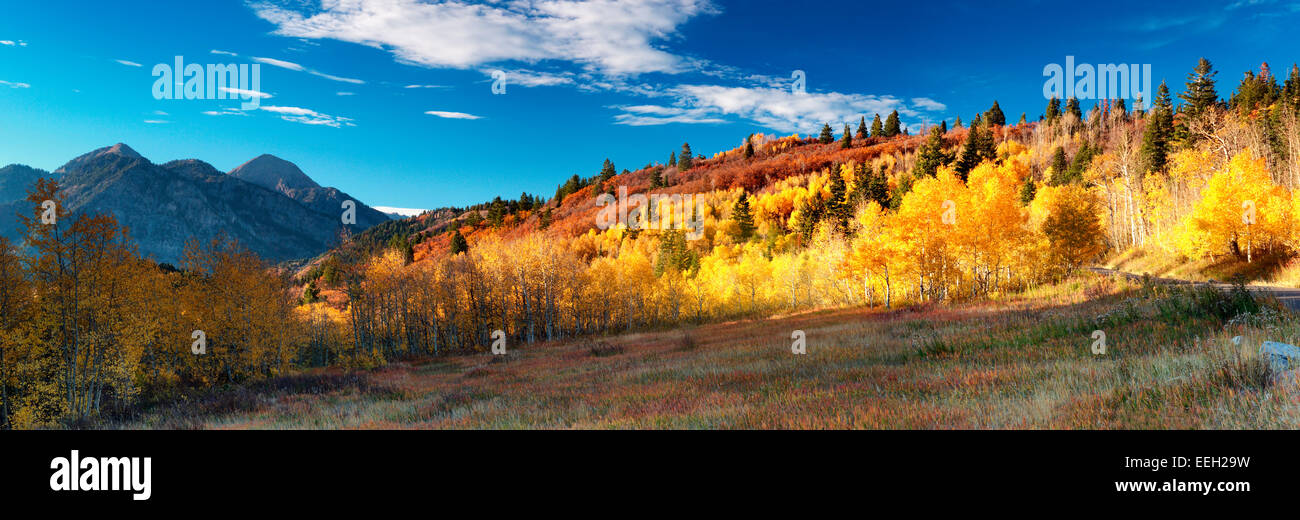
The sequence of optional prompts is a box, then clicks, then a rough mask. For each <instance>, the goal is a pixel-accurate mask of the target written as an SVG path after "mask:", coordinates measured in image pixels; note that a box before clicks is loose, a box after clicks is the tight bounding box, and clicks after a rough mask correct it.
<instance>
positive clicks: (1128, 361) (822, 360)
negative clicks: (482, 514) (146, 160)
mask: <svg viewBox="0 0 1300 520" xmlns="http://www.w3.org/2000/svg"><path fill="white" fill-rule="evenodd" d="M795 330H803V331H805V333H806V335H807V354H805V355H795V354H792V353H791V349H790V345H791V339H790V338H791V333H792V332H793V331H795ZM1095 330H1102V331H1104V332H1105V334H1106V342H1107V347H1108V348H1107V352H1106V354H1104V355H1094V354H1092V352H1091V351H1090V347H1091V345H1092V344H1093V341H1094V340H1093V337H1092V334H1093V331H1095ZM1237 335H1242V336H1244V338H1245V340H1244V341H1243V342H1242V344H1241V345H1240V346H1234V345H1233V343H1232V342H1231V338H1232V337H1233V336H1237ZM1298 335H1300V327H1298V326H1297V322H1296V321H1295V320H1294V319H1293V317H1292V316H1291V315H1290V314H1289V313H1288V312H1287V311H1285V310H1282V309H1281V308H1280V307H1279V306H1278V305H1276V303H1275V302H1269V301H1264V302H1258V301H1256V300H1253V299H1251V297H1250V296H1244V297H1243V295H1242V294H1237V293H1226V294H1225V293H1222V292H1219V291H1214V290H1212V289H1195V288H1189V287H1162V286H1157V285H1148V286H1142V285H1140V284H1139V283H1130V282H1126V281H1122V280H1112V279H1109V278H1102V277H1098V276H1094V275H1084V276H1082V277H1080V278H1075V279H1071V280H1068V281H1066V282H1063V283H1060V284H1058V285H1055V286H1051V287H1045V288H1041V289H1037V290H1034V291H1031V292H1029V293H1026V294H1020V295H1016V296H1014V297H1008V298H1007V299H1004V300H997V301H985V302H979V303H967V304H954V305H931V306H924V307H919V308H911V309H897V310H893V311H889V312H886V311H883V310H879V309H874V310H865V309H838V310H823V311H816V312H808V313H800V314H796V315H789V316H774V317H768V318H766V319H755V320H748V321H735V322H727V323H717V324H708V325H701V326H698V327H695V328H692V329H690V330H664V331H655V332H646V333H637V334H627V335H620V336H610V337H602V338H594V339H578V340H574V341H568V342H556V343H547V344H538V345H532V346H525V347H520V348H517V349H513V350H512V351H511V353H510V354H508V355H506V356H500V357H494V356H492V355H490V354H488V353H483V354H479V355H473V356H462V357H453V358H442V359H429V360H422V361H418V362H401V363H393V364H390V365H388V366H385V367H382V368H379V369H375V370H370V371H342V370H339V369H330V370H319V371H311V372H307V373H304V374H300V375H297V376H292V377H286V378H280V379H277V380H273V381H270V382H266V383H262V384H258V385H255V386H249V387H236V388H228V389H224V390H221V391H216V392H213V393H212V394H209V395H206V396H200V397H196V398H192V399H190V400H187V401H185V402H177V403H173V404H170V405H165V406H155V407H153V408H150V409H148V410H145V411H144V412H142V413H141V415H139V416H138V417H135V418H132V419H130V420H127V421H125V422H120V423H116V424H115V425H114V427H121V428H217V429H223V428H270V429H282V428H288V429H300V428H309V429H315V428H382V429H395V428H548V429H553V428H598V429H600V428H626V429H632V428H671V429H702V428H708V429H712V428H727V429H730V428H777V429H795V428H803V429H807V428H812V429H826V428H834V429H840V428H859V429H880V428H890V429H896V428H904V429H918V428H959V429H970V428H1016V429H1023V428H1030V429H1042V428H1050V429H1110V428H1126V429H1164V428H1179V429H1183V428H1231V429H1236V428H1245V429H1254V428H1296V427H1297V426H1300V401H1297V399H1298V398H1300V391H1297V390H1296V389H1295V386H1294V384H1293V383H1289V382H1279V381H1289V380H1288V379H1279V378H1278V377H1276V375H1275V374H1272V373H1271V372H1270V369H1269V368H1268V367H1267V365H1266V364H1264V363H1262V362H1261V361H1260V360H1259V359H1258V358H1257V355H1256V354H1255V352H1256V351H1257V349H1258V345H1259V342H1260V341H1262V340H1277V341H1287V342H1294V341H1295V339H1296V337H1297V336H1298Z"/></svg>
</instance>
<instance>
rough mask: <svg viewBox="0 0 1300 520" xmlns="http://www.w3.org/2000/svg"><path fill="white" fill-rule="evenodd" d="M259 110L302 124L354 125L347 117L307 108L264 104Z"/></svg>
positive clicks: (336, 126)
mask: <svg viewBox="0 0 1300 520" xmlns="http://www.w3.org/2000/svg"><path fill="white" fill-rule="evenodd" d="M260 110H265V111H267V112H271V113H274V114H279V116H280V119H283V120H285V121H292V122H294V123H302V124H304V125H318V126H328V127H333V128H340V127H344V126H356V125H355V124H353V123H352V120H351V119H349V118H346V117H339V116H332V115H329V114H322V113H320V112H317V111H315V110H312V109H309V108H302V107H282V106H264V107H260Z"/></svg>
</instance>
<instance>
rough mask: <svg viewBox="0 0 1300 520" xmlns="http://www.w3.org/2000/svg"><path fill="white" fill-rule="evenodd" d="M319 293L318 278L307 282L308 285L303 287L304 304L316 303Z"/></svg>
mask: <svg viewBox="0 0 1300 520" xmlns="http://www.w3.org/2000/svg"><path fill="white" fill-rule="evenodd" d="M318 295H320V291H319V290H317V289H316V280H312V281H310V282H307V286H306V287H303V288H302V299H301V301H302V304H303V305H308V304H312V303H316V297H317V296H318Z"/></svg>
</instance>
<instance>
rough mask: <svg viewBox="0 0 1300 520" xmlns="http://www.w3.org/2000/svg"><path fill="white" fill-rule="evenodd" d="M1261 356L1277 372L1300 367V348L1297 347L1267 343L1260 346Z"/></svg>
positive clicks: (1273, 342)
mask: <svg viewBox="0 0 1300 520" xmlns="http://www.w3.org/2000/svg"><path fill="white" fill-rule="evenodd" d="M1259 355H1260V356H1262V357H1263V358H1264V359H1265V360H1267V361H1268V364H1269V365H1271V366H1272V367H1273V370H1274V371H1277V372H1281V371H1284V370H1290V369H1292V368H1296V367H1300V347H1296V346H1295V345H1288V344H1286V343H1278V342H1276V341H1265V342H1264V344H1263V345H1260V346H1259Z"/></svg>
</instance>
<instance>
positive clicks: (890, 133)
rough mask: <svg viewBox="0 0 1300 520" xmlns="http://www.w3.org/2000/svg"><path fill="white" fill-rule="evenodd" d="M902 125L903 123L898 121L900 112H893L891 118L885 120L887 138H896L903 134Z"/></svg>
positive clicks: (890, 114)
mask: <svg viewBox="0 0 1300 520" xmlns="http://www.w3.org/2000/svg"><path fill="white" fill-rule="evenodd" d="M901 125H902V123H901V122H899V120H898V111H897V110H895V111H893V112H890V113H889V117H888V118H886V119H885V131H884V135H885V137H894V136H897V135H899V134H901V133H902V127H901Z"/></svg>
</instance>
